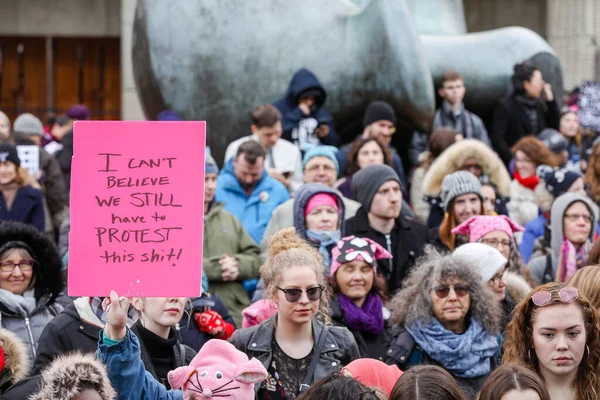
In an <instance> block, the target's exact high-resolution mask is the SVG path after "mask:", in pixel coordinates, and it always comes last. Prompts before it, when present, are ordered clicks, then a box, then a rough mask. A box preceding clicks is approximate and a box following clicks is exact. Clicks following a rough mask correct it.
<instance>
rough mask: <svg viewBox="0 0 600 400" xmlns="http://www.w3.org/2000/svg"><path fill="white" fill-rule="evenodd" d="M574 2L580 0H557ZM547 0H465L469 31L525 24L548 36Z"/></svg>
mask: <svg viewBox="0 0 600 400" xmlns="http://www.w3.org/2000/svg"><path fill="white" fill-rule="evenodd" d="M556 1H559V2H568V3H570V2H572V1H579V0H556ZM546 2H547V1H546V0H464V1H463V4H464V9H465V18H466V20H467V29H468V31H469V32H479V31H486V30H489V29H497V28H503V27H505V26H523V27H525V28H529V29H531V30H532V31H534V32H537V33H538V34H539V35H541V36H542V37H543V38H546V26H547V24H546Z"/></svg>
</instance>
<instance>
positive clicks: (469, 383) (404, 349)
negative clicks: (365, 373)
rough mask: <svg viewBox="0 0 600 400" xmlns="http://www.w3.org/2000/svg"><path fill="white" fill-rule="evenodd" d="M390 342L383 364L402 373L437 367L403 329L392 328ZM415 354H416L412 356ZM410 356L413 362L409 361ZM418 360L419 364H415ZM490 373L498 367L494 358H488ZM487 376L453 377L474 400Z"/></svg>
mask: <svg viewBox="0 0 600 400" xmlns="http://www.w3.org/2000/svg"><path fill="white" fill-rule="evenodd" d="M392 336H393V339H392V342H391V345H390V348H389V350H388V354H387V358H386V360H385V363H386V364H388V365H397V366H398V368H400V369H401V370H402V371H406V369H407V368H409V367H413V366H414V365H418V364H422V365H424V364H428V365H438V366H441V365H440V364H439V363H437V362H436V361H435V360H433V359H432V358H431V357H429V355H428V354H427V353H425V352H424V351H423V349H421V348H420V347H419V346H418V345H417V344H416V343H415V340H414V339H413V337H412V336H411V335H410V333H409V332H408V331H407V330H406V329H404V327H398V326H396V327H394V328H393V330H392ZM413 353H417V354H413ZM411 356H412V357H413V360H412V361H410V363H409V360H411ZM415 359H418V360H419V362H415ZM490 364H491V365H490V373H491V372H492V371H494V370H495V369H496V368H497V367H498V361H497V360H496V357H490ZM488 376H489V374H487V375H482V376H478V377H475V378H459V377H456V376H453V378H454V379H455V380H456V383H458V385H459V386H460V388H461V389H462V390H463V392H464V393H465V394H466V395H467V396H468V397H469V398H471V399H476V398H477V394H478V393H479V391H480V390H481V387H482V386H483V384H484V383H485V381H486V380H487V378H488Z"/></svg>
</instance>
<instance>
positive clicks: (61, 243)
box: [58, 208, 71, 257]
mask: <svg viewBox="0 0 600 400" xmlns="http://www.w3.org/2000/svg"><path fill="white" fill-rule="evenodd" d="M70 231H71V213H70V211H69V209H68V208H67V210H66V212H65V218H64V219H63V222H62V224H61V226H60V231H59V235H58V254H60V256H61V257H64V256H65V254H67V252H68V251H69V232H70Z"/></svg>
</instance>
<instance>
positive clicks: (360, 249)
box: [330, 236, 392, 276]
mask: <svg viewBox="0 0 600 400" xmlns="http://www.w3.org/2000/svg"><path fill="white" fill-rule="evenodd" d="M382 258H392V255H391V254H390V253H389V252H388V251H387V250H386V249H384V248H383V247H382V246H381V245H380V244H379V243H377V242H374V241H373V240H371V239H369V238H357V237H356V236H346V237H345V238H342V239H340V240H339V241H338V242H337V244H336V245H335V247H334V248H333V250H331V272H330V275H331V276H335V271H337V270H338V268H339V267H341V266H342V265H343V264H346V263H349V262H351V261H354V260H359V261H364V262H366V263H367V264H369V265H370V266H372V267H373V271H375V272H377V262H376V261H377V260H381V259H382Z"/></svg>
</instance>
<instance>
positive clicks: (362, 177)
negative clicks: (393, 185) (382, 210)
mask: <svg viewBox="0 0 600 400" xmlns="http://www.w3.org/2000/svg"><path fill="white" fill-rule="evenodd" d="M387 181H396V182H398V184H399V185H400V187H402V183H401V182H400V178H398V174H397V173H396V171H394V169H393V168H392V167H390V166H388V165H385V164H374V165H367V166H366V167H364V168H362V169H360V170H359V171H358V172H357V173H355V174H354V175H353V176H352V184H351V186H350V191H351V192H352V195H353V196H354V198H355V199H356V201H358V202H359V203H360V204H361V205H362V206H363V208H364V209H365V211H366V212H369V210H371V203H372V202H373V197H375V193H377V191H378V190H379V188H380V187H381V185H383V184H384V183H386V182H387Z"/></svg>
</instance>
